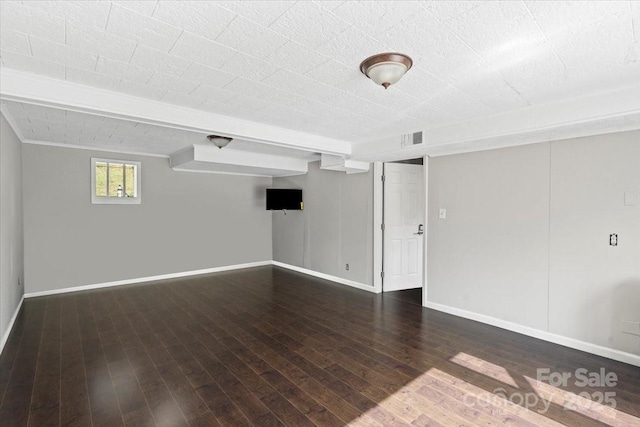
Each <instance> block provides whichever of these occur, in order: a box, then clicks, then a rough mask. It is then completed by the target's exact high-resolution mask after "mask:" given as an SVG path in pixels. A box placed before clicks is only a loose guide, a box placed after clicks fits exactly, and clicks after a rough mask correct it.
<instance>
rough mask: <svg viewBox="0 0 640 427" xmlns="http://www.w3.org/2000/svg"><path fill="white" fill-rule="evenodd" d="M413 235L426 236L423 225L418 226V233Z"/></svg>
mask: <svg viewBox="0 0 640 427" xmlns="http://www.w3.org/2000/svg"><path fill="white" fill-rule="evenodd" d="M413 234H417V235H418V236H422V235H423V234H424V225H422V224H420V225H418V232H417V233H413Z"/></svg>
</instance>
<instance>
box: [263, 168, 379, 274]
mask: <svg viewBox="0 0 640 427" xmlns="http://www.w3.org/2000/svg"><path fill="white" fill-rule="evenodd" d="M273 186H274V187H277V188H301V189H302V195H303V199H304V210H303V211H289V212H287V215H284V213H283V212H279V211H278V212H273V259H274V260H275V261H280V262H283V263H286V264H290V265H294V266H297V267H303V268H307V269H309V270H313V271H317V272H320V273H325V274H330V275H332V276H337V277H341V278H344V279H349V280H353V281H356V282H359V283H363V284H367V285H370V286H373V172H371V171H369V172H368V173H361V174H353V175H347V174H345V173H344V172H335V171H325V170H321V169H320V168H319V163H318V162H314V163H310V164H309V172H308V173H307V174H306V175H302V176H296V177H290V178H274V180H273ZM347 263H348V264H349V271H347V270H346V269H345V264H347Z"/></svg>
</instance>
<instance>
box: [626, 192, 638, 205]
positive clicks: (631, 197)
mask: <svg viewBox="0 0 640 427" xmlns="http://www.w3.org/2000/svg"><path fill="white" fill-rule="evenodd" d="M637 204H638V193H636V192H635V191H625V192H624V205H625V206H635V205H637Z"/></svg>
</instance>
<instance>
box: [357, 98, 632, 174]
mask: <svg viewBox="0 0 640 427" xmlns="http://www.w3.org/2000/svg"><path fill="white" fill-rule="evenodd" d="M635 129H640V85H637V86H633V87H629V88H624V89H618V90H614V91H611V92H607V93H600V94H597V95H591V96H585V97H581V98H576V99H571V100H568V101H561V102H555V103H550V104H546V105H537V106H531V107H526V108H521V109H518V110H513V111H508V112H505V113H500V114H494V115H491V116H486V117H482V118H477V119H473V120H468V121H465V122H460V123H455V124H452V125H448V126H443V127H440V128H435V129H426V130H423V129H415V130H416V131H420V130H422V132H423V141H424V143H423V144H419V145H411V146H407V147H402V146H401V143H400V136H401V135H400V134H398V135H397V136H392V137H388V138H382V139H379V140H375V141H366V142H362V143H359V144H354V145H353V150H352V155H351V157H352V158H353V159H357V160H364V161H370V162H372V161H393V160H399V159H407V158H412V157H421V156H424V155H429V156H441V155H448V154H455V153H465V152H472V151H481V150H488V149H494V148H504V147H510V146H517V145H524V144H532V143H536V142H545V141H554V140H560V139H570V138H579V137H583V136H588V135H598V134H603V133H611V132H621V131H627V130H635Z"/></svg>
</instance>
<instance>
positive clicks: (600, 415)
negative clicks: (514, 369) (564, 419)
mask: <svg viewBox="0 0 640 427" xmlns="http://www.w3.org/2000/svg"><path fill="white" fill-rule="evenodd" d="M525 378H526V380H527V381H528V382H529V384H531V388H532V389H533V390H534V391H535V393H537V394H538V396H540V398H542V399H546V400H547V401H550V402H552V403H554V404H556V405H558V406H562V407H563V409H564V410H565V411H573V412H577V413H580V414H582V415H584V416H586V417H589V418H591V419H593V420H597V421H600V422H602V423H605V424H607V425H610V426H640V418H637V417H634V416H633V415H629V414H627V413H625V412H622V411H618V410H617V409H615V408H614V407H613V406H611V405H614V406H615V402H616V395H615V392H614V391H613V390H609V389H602V390H596V389H594V388H591V389H585V390H584V391H583V392H580V393H578V394H576V393H574V392H571V391H567V390H563V389H561V388H558V387H554V386H552V385H549V384H547V383H543V382H540V381H538V380H537V379H534V378H530V377H526V376H525ZM606 393H613V394H608V395H606ZM600 402H604V404H602V403H600Z"/></svg>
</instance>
